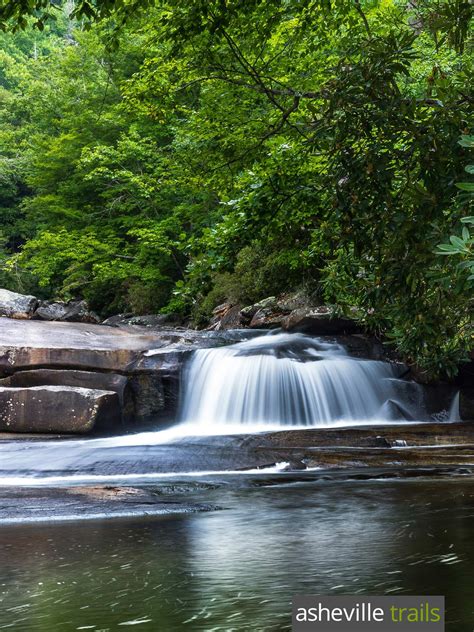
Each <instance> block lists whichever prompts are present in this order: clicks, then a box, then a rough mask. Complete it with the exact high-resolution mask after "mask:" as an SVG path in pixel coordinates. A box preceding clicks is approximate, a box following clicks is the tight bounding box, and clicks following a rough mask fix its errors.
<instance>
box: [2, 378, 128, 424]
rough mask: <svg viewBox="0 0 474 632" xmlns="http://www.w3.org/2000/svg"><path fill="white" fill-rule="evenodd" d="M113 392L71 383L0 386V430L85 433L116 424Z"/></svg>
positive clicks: (117, 416) (116, 404)
mask: <svg viewBox="0 0 474 632" xmlns="http://www.w3.org/2000/svg"><path fill="white" fill-rule="evenodd" d="M117 420H120V403H119V399H118V396H117V394H116V393H114V392H112V391H100V390H95V389H86V388H78V387H71V386H34V387H30V388H13V387H5V386H4V387H0V430H1V431H7V432H61V433H62V432H64V433H69V432H73V433H86V432H90V431H91V430H92V429H93V428H95V427H96V426H98V427H100V429H105V428H107V427H110V426H113V425H114V424H117Z"/></svg>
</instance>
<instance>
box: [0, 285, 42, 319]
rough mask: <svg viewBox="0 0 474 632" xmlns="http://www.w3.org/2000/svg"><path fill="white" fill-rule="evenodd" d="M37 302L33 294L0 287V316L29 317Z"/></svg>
mask: <svg viewBox="0 0 474 632" xmlns="http://www.w3.org/2000/svg"><path fill="white" fill-rule="evenodd" d="M37 304H38V299H37V298H36V297H35V296H29V295H24V294H17V293H16V292H10V290H3V289H0V316H7V317H8V318H18V319H21V320H25V319H29V318H31V317H32V316H33V312H34V311H35V308H36V306H37Z"/></svg>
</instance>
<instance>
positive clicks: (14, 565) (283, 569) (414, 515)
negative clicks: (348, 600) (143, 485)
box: [0, 477, 474, 632]
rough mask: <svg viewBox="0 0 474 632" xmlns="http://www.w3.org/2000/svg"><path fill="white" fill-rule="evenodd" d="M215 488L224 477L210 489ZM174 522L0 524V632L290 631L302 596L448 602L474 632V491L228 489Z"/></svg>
mask: <svg viewBox="0 0 474 632" xmlns="http://www.w3.org/2000/svg"><path fill="white" fill-rule="evenodd" d="M214 482H215V481H214ZM194 495H195V498H198V499H199V500H205V501H210V502H212V503H216V504H218V505H219V506H220V507H222V510H221V511H216V512H212V513H203V514H194V515H188V516H183V517H179V518H161V519H140V520H135V521H126V520H125V521H117V522H110V521H109V522H100V521H95V522H83V523H77V524H74V523H64V524H56V525H44V524H43V525H25V526H15V527H13V526H3V527H1V528H0V562H1V563H0V603H1V611H2V615H1V618H0V630H3V629H5V630H15V631H21V632H26V631H28V632H56V631H58V632H59V631H60V632H69V631H72V630H95V631H96V632H98V631H102V632H106V631H112V630H127V629H134V630H144V631H145V630H146V631H153V632H156V631H159V632H161V631H164V632H168V631H175V630H192V631H194V630H199V631H206V632H211V631H213V630H214V631H216V632H217V631H226V632H231V631H232V630H235V631H247V630H252V631H260V630H262V631H268V632H270V631H271V632H276V631H277V630H289V629H290V610H291V607H290V602H291V597H292V595H294V594H296V593H320V594H337V593H340V594H343V593H347V594H354V593H360V594H363V593H365V594H444V595H446V599H447V607H448V625H447V630H448V632H464V631H467V630H473V629H474V595H473V589H474V482H473V481H471V480H469V479H467V478H466V479H463V478H458V479H456V480H454V479H453V480H449V479H444V480H443V479H439V480H430V481H428V480H412V481H410V480H404V481H398V482H397V481H393V482H392V481H377V480H373V481H364V482H357V481H345V482H344V481H338V482H334V481H333V482H331V481H324V480H319V481H314V480H313V481H309V482H296V481H294V480H293V482H291V479H290V478H288V479H287V478H285V477H276V478H273V479H272V478H271V477H269V478H268V479H266V480H264V481H262V479H253V480H249V481H248V483H247V484H246V485H239V486H235V485H234V486H231V485H230V484H229V483H226V482H225V481H224V482H222V481H221V482H220V484H218V485H210V487H209V489H208V490H207V491H206V490H205V489H203V487H202V485H201V486H200V488H199V489H196V491H195V492H194Z"/></svg>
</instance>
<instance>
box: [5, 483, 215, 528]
mask: <svg viewBox="0 0 474 632" xmlns="http://www.w3.org/2000/svg"><path fill="white" fill-rule="evenodd" d="M0 505H1V507H2V513H1V517H0V523H7V524H8V523H9V522H13V523H18V522H21V521H27V522H43V521H50V520H54V521H58V520H74V521H77V520H85V519H97V518H100V520H104V519H110V518H118V517H126V516H128V517H129V516H160V515H169V514H183V513H184V514H186V513H194V512H197V511H212V510H216V509H218V507H216V506H215V505H210V504H204V503H196V502H188V501H187V499H185V498H182V497H181V498H179V499H169V498H167V499H166V500H163V499H162V498H160V497H159V496H157V495H156V494H154V493H153V492H152V491H149V490H147V489H142V488H135V487H123V486H120V487H116V486H113V487H112V486H93V487H92V486H76V487H56V488H47V487H42V488H36V489H32V488H25V487H23V488H22V487H4V488H2V489H1V490H0Z"/></svg>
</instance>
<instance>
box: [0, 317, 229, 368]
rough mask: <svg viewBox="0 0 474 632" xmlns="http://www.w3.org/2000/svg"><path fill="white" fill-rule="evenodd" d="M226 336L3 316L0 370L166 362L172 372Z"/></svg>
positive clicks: (156, 365)
mask: <svg viewBox="0 0 474 632" xmlns="http://www.w3.org/2000/svg"><path fill="white" fill-rule="evenodd" d="M221 337H222V339H221ZM221 337H219V334H213V333H212V332H200V331H194V330H191V329H165V328H162V329H160V330H158V331H156V330H155V331H150V330H149V329H146V328H145V327H139V326H129V327H108V326H106V325H93V324H88V323H65V322H43V321H34V320H28V321H19V320H13V319H10V318H0V372H1V371H3V373H4V374H6V375H8V374H10V373H12V372H14V371H18V370H23V369H33V368H68V369H85V370H93V371H94V370H96V371H116V372H118V373H133V372H147V371H150V370H156V369H157V368H158V369H159V368H160V367H161V366H162V365H163V364H166V370H167V371H172V370H174V369H175V368H176V367H178V366H179V365H180V362H181V361H182V354H183V352H189V351H192V350H194V349H198V348H201V347H212V346H216V345H219V344H221V343H225V342H226V341H227V340H226V338H225V337H223V334H221ZM237 339H240V338H239V337H237ZM230 341H231V340H229V342H230Z"/></svg>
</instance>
